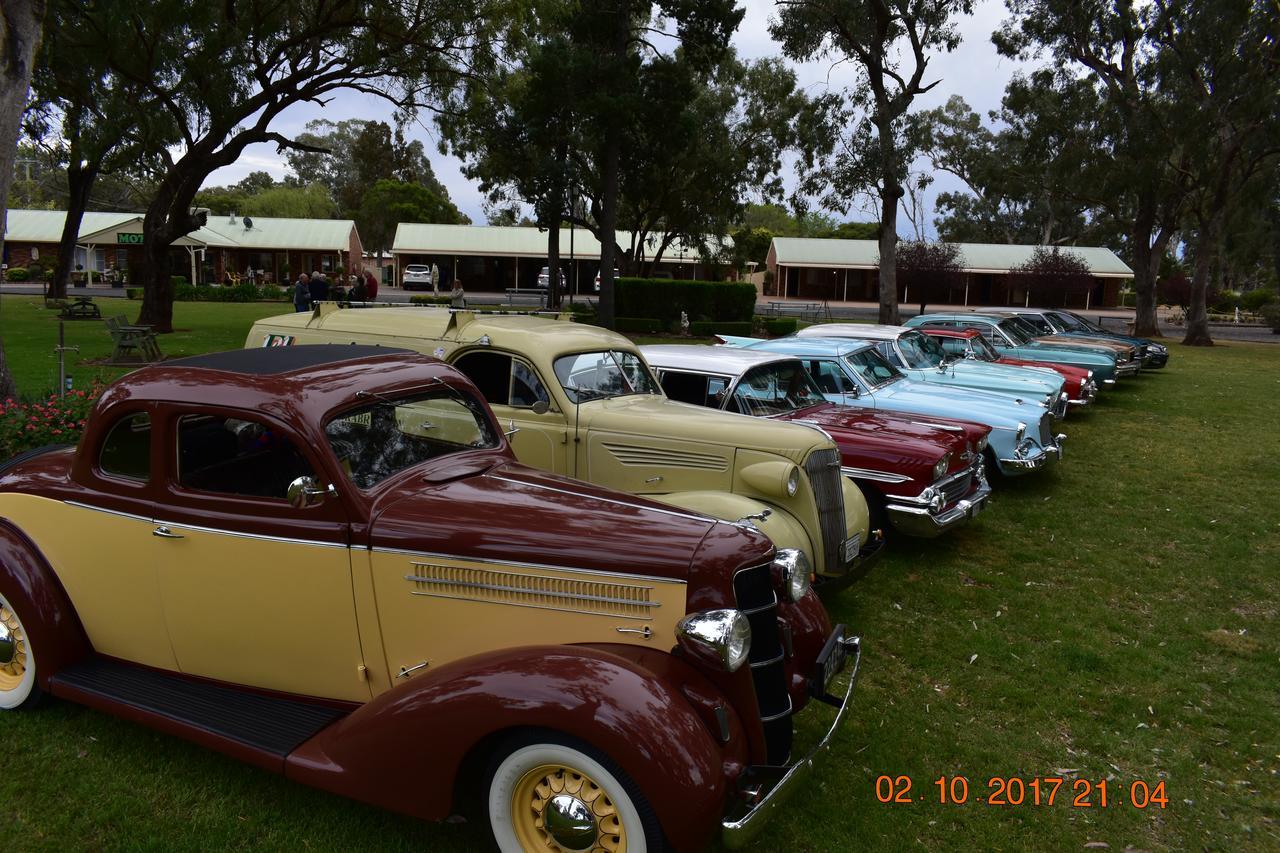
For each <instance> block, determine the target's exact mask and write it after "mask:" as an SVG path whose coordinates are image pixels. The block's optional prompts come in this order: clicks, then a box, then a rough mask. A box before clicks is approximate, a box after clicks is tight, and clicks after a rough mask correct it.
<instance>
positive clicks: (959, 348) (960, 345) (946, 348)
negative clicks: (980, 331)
mask: <svg viewBox="0 0 1280 853" xmlns="http://www.w3.org/2000/svg"><path fill="white" fill-rule="evenodd" d="M934 340H935V341H937V342H938V343H940V344H942V351H943V352H945V353H946V354H947V355H958V356H964V354H965V353H966V352H968V351H969V344H968V342H967V341H965V340H964V338H934Z"/></svg>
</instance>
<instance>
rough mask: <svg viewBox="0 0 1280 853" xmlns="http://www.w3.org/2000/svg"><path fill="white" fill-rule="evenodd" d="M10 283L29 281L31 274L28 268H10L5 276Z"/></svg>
mask: <svg viewBox="0 0 1280 853" xmlns="http://www.w3.org/2000/svg"><path fill="white" fill-rule="evenodd" d="M4 277H5V279H7V280H8V281H28V280H29V279H30V278H31V273H29V272H27V268H26V267H9V269H7V270H6V271H5V274H4Z"/></svg>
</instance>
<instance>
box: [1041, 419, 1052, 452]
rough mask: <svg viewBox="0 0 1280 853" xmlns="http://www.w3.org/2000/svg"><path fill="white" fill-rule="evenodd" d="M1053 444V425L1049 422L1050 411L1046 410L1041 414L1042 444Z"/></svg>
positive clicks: (1046, 445)
mask: <svg viewBox="0 0 1280 853" xmlns="http://www.w3.org/2000/svg"><path fill="white" fill-rule="evenodd" d="M1052 444H1053V425H1052V424H1050V423H1049V413H1048V412H1045V413H1044V414H1043V415H1041V416H1040V446H1041V447H1049V446H1051V445H1052Z"/></svg>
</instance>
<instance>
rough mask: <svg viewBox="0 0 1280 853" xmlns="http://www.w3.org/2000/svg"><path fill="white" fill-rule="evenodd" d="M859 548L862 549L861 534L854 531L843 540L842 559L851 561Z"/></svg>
mask: <svg viewBox="0 0 1280 853" xmlns="http://www.w3.org/2000/svg"><path fill="white" fill-rule="evenodd" d="M860 550H862V534H861V533H855V534H853V535H852V536H850V537H849V538H848V539H846V540H844V561H845V562H846V563H852V562H853V561H854V559H855V558H856V557H857V556H858V552H859V551H860Z"/></svg>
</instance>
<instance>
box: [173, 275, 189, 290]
mask: <svg viewBox="0 0 1280 853" xmlns="http://www.w3.org/2000/svg"><path fill="white" fill-rule="evenodd" d="M169 283H170V284H172V285H173V286H174V287H182V286H183V285H184V284H189V282H188V281H187V277H186V276H185V275H171V276H169Z"/></svg>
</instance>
